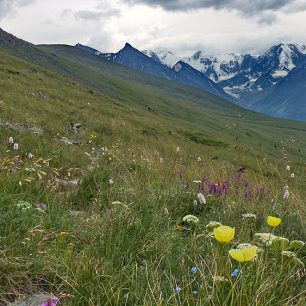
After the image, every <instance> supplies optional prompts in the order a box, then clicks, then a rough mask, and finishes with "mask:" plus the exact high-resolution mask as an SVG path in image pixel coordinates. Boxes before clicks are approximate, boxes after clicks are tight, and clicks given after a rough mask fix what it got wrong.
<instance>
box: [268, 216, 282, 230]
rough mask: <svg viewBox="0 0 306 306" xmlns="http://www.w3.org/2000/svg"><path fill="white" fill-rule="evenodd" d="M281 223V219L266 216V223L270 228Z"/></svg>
mask: <svg viewBox="0 0 306 306" xmlns="http://www.w3.org/2000/svg"><path fill="white" fill-rule="evenodd" d="M281 222H282V219H281V218H277V217H272V216H268V218H267V223H268V224H269V225H270V226H272V227H276V226H279V225H280V224H281Z"/></svg>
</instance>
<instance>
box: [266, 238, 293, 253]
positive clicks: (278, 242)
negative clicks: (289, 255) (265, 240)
mask: <svg viewBox="0 0 306 306" xmlns="http://www.w3.org/2000/svg"><path fill="white" fill-rule="evenodd" d="M288 246H289V240H288V239H287V238H284V237H280V236H274V237H273V239H271V243H270V247H271V248H272V249H274V250H286V249H287V248H288Z"/></svg>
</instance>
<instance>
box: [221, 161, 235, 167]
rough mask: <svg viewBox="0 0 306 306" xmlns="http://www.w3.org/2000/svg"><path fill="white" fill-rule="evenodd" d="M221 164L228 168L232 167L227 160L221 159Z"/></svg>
mask: <svg viewBox="0 0 306 306" xmlns="http://www.w3.org/2000/svg"><path fill="white" fill-rule="evenodd" d="M222 164H223V165H224V166H225V167H228V168H234V165H233V164H232V163H231V162H230V161H228V160H223V161H222Z"/></svg>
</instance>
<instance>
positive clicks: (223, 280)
mask: <svg viewBox="0 0 306 306" xmlns="http://www.w3.org/2000/svg"><path fill="white" fill-rule="evenodd" d="M213 281H214V282H215V283H216V282H228V280H227V279H226V278H225V277H224V276H219V275H214V276H213ZM208 287H209V288H210V287H211V286H208ZM210 289H212V288H210Z"/></svg>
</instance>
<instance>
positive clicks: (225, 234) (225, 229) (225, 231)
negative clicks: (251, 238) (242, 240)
mask: <svg viewBox="0 0 306 306" xmlns="http://www.w3.org/2000/svg"><path fill="white" fill-rule="evenodd" d="M214 236H215V238H216V240H217V241H219V242H221V243H227V242H230V241H231V240H233V238H234V236H235V228H233V227H230V226H225V225H221V226H219V227H217V228H214Z"/></svg>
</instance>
